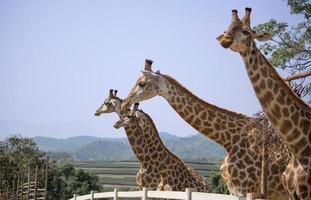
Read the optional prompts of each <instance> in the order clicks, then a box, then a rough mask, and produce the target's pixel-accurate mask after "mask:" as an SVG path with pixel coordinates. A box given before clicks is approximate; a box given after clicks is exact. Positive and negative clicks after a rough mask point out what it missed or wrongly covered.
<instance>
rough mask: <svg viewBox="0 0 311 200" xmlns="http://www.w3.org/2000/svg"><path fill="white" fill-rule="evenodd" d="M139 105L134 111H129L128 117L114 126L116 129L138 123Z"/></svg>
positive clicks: (136, 104) (123, 116) (125, 116)
mask: <svg viewBox="0 0 311 200" xmlns="http://www.w3.org/2000/svg"><path fill="white" fill-rule="evenodd" d="M138 106H139V103H135V105H134V107H133V109H132V110H130V111H128V113H127V115H122V117H121V118H120V119H119V120H118V121H117V122H116V123H115V124H114V125H113V127H115V128H116V129H118V128H121V127H124V126H127V125H129V124H131V123H134V122H137V121H136V120H137V117H136V111H138Z"/></svg>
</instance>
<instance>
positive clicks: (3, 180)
mask: <svg viewBox="0 0 311 200" xmlns="http://www.w3.org/2000/svg"><path fill="white" fill-rule="evenodd" d="M43 155H44V153H42V152H39V150H38V147H37V145H36V143H35V142H34V141H33V140H32V139H30V138H23V137H21V136H13V137H9V138H6V139H5V140H4V141H0V199H2V198H3V196H6V193H7V191H9V192H11V191H12V188H13V182H15V185H16V181H17V176H19V177H21V176H22V177H23V180H26V177H27V171H28V167H29V166H30V167H31V169H32V171H33V169H34V168H35V165H36V163H37V164H38V165H39V177H38V180H39V187H40V188H42V187H43V185H44V181H43V177H44V176H43V175H44V169H45V165H44V162H43V159H42V158H43ZM40 174H41V176H40ZM47 187H48V188H47V190H48V196H49V199H60V200H62V199H64V200H65V199H69V198H71V197H72V195H73V194H74V193H77V194H86V193H89V192H90V191H91V190H98V189H99V185H98V178H97V177H96V176H94V175H90V174H88V173H86V172H84V171H83V170H81V169H78V170H76V169H75V168H74V166H73V165H71V164H64V165H60V164H57V162H55V161H52V162H50V164H49V173H48V186H47Z"/></svg>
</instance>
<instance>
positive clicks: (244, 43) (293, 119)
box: [218, 8, 311, 200]
mask: <svg viewBox="0 0 311 200" xmlns="http://www.w3.org/2000/svg"><path fill="white" fill-rule="evenodd" d="M250 13H251V9H250V8H246V11H245V16H244V17H243V19H242V20H240V19H239V18H238V16H237V11H236V10H233V11H232V22H231V24H230V26H229V28H228V30H227V31H226V32H225V33H224V34H223V35H220V36H219V37H218V40H219V41H220V44H221V45H222V46H223V47H225V48H230V49H231V50H232V51H235V52H238V53H239V54H240V55H241V56H242V59H243V61H244V64H245V67H246V71H247V73H248V76H249V78H250V81H251V83H252V86H253V88H254V91H255V93H256V96H257V98H258V100H259V103H260V104H261V107H262V109H263V111H264V112H265V114H266V115H267V117H268V119H269V120H270V122H271V124H272V126H273V128H274V129H275V130H276V131H277V133H278V134H279V135H280V136H281V137H282V138H283V140H284V142H285V144H286V145H287V146H288V148H289V149H290V151H291V154H292V157H291V161H290V163H289V164H288V166H287V169H286V170H285V172H284V175H283V178H282V180H283V181H284V185H285V186H286V188H287V189H288V190H289V193H290V194H291V195H292V197H291V198H292V199H296V198H298V199H301V200H307V199H311V108H310V107H309V106H308V105H307V104H305V103H304V102H303V101H302V100H301V99H300V98H298V97H297V96H296V95H295V94H294V93H293V91H292V90H291V89H290V88H289V87H288V85H287V84H286V83H285V82H284V81H283V80H282V78H281V77H280V76H279V75H278V73H277V72H276V70H275V69H274V68H273V66H272V65H271V64H270V63H269V62H268V60H267V59H266V58H265V56H264V55H263V54H261V52H260V51H259V49H258V48H257V47H256V44H255V42H254V39H258V40H260V41H261V40H265V39H270V38H271V37H272V35H271V34H269V33H256V32H254V31H252V30H251V28H250Z"/></svg>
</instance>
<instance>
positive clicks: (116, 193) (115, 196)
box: [113, 188, 118, 200]
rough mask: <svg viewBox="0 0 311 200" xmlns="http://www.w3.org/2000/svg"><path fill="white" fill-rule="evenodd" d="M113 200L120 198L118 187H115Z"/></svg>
mask: <svg viewBox="0 0 311 200" xmlns="http://www.w3.org/2000/svg"><path fill="white" fill-rule="evenodd" d="M113 200H118V189H117V188H114V189H113Z"/></svg>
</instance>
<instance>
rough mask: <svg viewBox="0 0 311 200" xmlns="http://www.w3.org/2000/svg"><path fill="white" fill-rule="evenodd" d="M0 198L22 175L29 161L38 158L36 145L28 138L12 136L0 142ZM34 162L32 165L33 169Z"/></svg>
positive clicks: (38, 153)
mask: <svg viewBox="0 0 311 200" xmlns="http://www.w3.org/2000/svg"><path fill="white" fill-rule="evenodd" d="M0 152H1V154H0V172H1V173H0V197H1V194H2V195H4V194H5V193H6V192H7V190H8V188H11V187H12V185H13V182H14V181H16V179H17V176H20V175H21V174H22V173H24V172H25V171H26V169H27V167H28V164H29V163H30V161H31V160H37V159H38V158H39V157H40V155H41V154H40V152H39V151H38V147H37V145H36V144H35V143H34V142H33V141H32V139H29V138H23V137H21V136H13V137H10V138H6V139H5V140H4V141H0ZM34 165H35V162H33V163H32V167H34Z"/></svg>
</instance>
